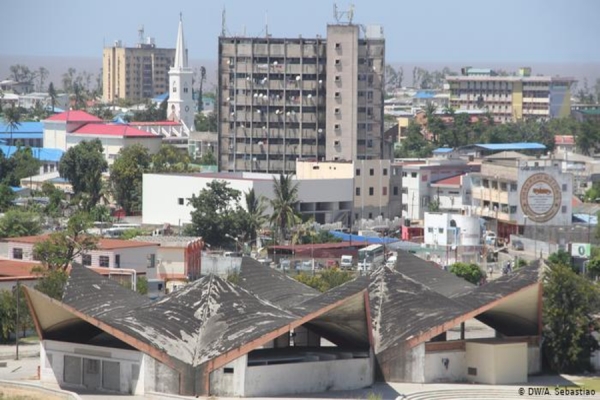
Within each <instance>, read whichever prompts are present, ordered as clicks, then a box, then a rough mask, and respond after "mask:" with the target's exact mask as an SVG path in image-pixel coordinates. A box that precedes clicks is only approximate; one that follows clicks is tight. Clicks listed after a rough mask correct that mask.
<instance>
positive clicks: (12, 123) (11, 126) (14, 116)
mask: <svg viewBox="0 0 600 400" xmlns="http://www.w3.org/2000/svg"><path fill="white" fill-rule="evenodd" d="M4 123H5V124H6V127H7V128H8V131H9V132H10V143H9V145H10V146H14V145H15V142H14V140H13V134H14V132H15V130H17V129H19V126H21V113H20V112H19V109H18V108H17V107H15V105H14V104H13V106H12V107H10V108H7V109H5V110H4ZM9 156H10V147H9V148H8V153H7V154H6V157H9Z"/></svg>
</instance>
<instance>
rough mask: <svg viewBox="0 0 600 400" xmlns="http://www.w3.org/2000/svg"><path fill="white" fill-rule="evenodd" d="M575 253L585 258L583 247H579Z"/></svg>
mask: <svg viewBox="0 0 600 400" xmlns="http://www.w3.org/2000/svg"><path fill="white" fill-rule="evenodd" d="M577 252H578V253H579V255H580V256H582V257H583V256H585V253H586V251H585V246H579V247H578V248H577Z"/></svg>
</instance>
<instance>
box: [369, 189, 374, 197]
mask: <svg viewBox="0 0 600 400" xmlns="http://www.w3.org/2000/svg"><path fill="white" fill-rule="evenodd" d="M373 193H375V191H374V190H373V188H372V187H370V188H369V196H373Z"/></svg>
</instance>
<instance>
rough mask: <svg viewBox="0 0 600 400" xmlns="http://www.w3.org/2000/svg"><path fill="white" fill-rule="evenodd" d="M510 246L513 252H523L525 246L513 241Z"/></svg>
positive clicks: (518, 241) (520, 242)
mask: <svg viewBox="0 0 600 400" xmlns="http://www.w3.org/2000/svg"><path fill="white" fill-rule="evenodd" d="M511 246H512V248H513V250H521V251H523V250H525V245H524V244H523V242H522V241H520V240H513V241H512V244H511Z"/></svg>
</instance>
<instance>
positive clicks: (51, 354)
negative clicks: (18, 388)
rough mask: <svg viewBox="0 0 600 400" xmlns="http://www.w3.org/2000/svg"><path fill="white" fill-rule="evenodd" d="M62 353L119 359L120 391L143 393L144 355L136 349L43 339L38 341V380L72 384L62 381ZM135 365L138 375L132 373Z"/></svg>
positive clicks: (103, 358)
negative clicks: (137, 368)
mask: <svg viewBox="0 0 600 400" xmlns="http://www.w3.org/2000/svg"><path fill="white" fill-rule="evenodd" d="M65 355H67V356H73V357H81V358H82V359H83V358H89V359H93V360H100V361H113V362H119V363H120V372H121V374H120V392H121V393H129V394H136V395H143V394H144V366H143V359H144V355H143V353H141V352H139V351H133V350H123V349H115V348H111V347H100V346H90V345H85V344H78V343H66V342H57V341H54V340H43V341H42V342H41V343H40V381H41V382H42V383H50V384H56V385H60V386H73V385H70V384H66V383H65V382H64V357H65ZM50 359H51V361H50ZM82 362H83V361H82ZM82 365H83V364H82ZM134 365H137V366H138V367H139V371H140V372H139V375H138V376H137V379H135V377H134V376H132V369H133V366H134Z"/></svg>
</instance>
